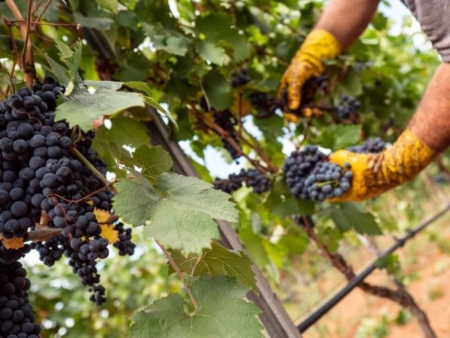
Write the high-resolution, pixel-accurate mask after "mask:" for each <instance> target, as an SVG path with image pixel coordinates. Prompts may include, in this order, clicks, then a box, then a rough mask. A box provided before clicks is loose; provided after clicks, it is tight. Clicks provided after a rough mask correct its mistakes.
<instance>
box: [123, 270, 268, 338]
mask: <svg viewBox="0 0 450 338" xmlns="http://www.w3.org/2000/svg"><path fill="white" fill-rule="evenodd" d="M191 292H192V294H193V297H194V298H195V300H196V302H197V304H198V305H197V308H196V309H195V310H193V311H192V312H187V311H186V308H187V304H186V302H185V301H184V300H183V298H182V297H181V296H180V295H178V294H170V295H169V296H167V297H165V298H162V299H160V300H157V301H155V302H154V303H153V304H152V305H151V306H149V307H147V308H146V309H144V310H141V311H139V312H136V313H135V314H133V315H132V316H131V320H132V321H133V324H132V326H131V328H130V331H129V337H130V338H147V337H159V338H179V337H183V338H199V337H245V338H253V337H255V338H256V337H263V335H262V333H261V330H262V326H261V324H260V323H259V321H258V319H257V315H258V314H259V313H260V310H259V309H258V308H257V307H256V306H255V305H254V304H252V303H249V302H247V301H245V300H244V299H243V297H244V296H245V294H246V293H247V292H248V289H247V288H245V287H243V286H242V285H240V284H238V283H237V282H236V281H235V280H233V279H231V278H227V277H224V276H217V277H213V278H210V277H208V276H203V277H202V278H200V279H198V280H197V281H194V283H193V285H192V289H191Z"/></svg>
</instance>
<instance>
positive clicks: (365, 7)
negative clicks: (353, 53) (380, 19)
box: [314, 0, 380, 52]
mask: <svg viewBox="0 0 450 338" xmlns="http://www.w3.org/2000/svg"><path fill="white" fill-rule="evenodd" d="M379 2H380V0H332V1H330V3H329V4H328V5H327V6H326V7H325V10H324V11H323V14H322V15H321V17H320V19H319V21H318V22H317V24H316V25H315V26H314V29H323V30H325V31H327V32H328V33H330V34H331V35H333V36H334V37H335V38H336V40H337V41H338V42H339V45H340V47H341V52H344V51H346V50H347V49H348V48H349V47H350V46H351V45H352V44H353V43H354V42H355V40H356V39H357V38H358V37H359V36H360V35H361V34H362V32H363V31H364V30H365V29H366V28H367V26H368V25H369V23H370V22H371V21H372V19H373V16H374V14H375V12H376V10H377V7H378V4H379Z"/></svg>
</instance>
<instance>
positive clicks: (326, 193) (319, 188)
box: [305, 162, 353, 202]
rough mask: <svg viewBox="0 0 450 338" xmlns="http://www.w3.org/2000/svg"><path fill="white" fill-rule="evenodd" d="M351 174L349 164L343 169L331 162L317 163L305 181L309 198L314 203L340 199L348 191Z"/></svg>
mask: <svg viewBox="0 0 450 338" xmlns="http://www.w3.org/2000/svg"><path fill="white" fill-rule="evenodd" d="M352 178H353V172H352V171H351V170H350V164H349V163H347V162H346V163H345V165H344V168H342V167H341V166H340V165H338V164H336V163H333V162H319V163H317V164H316V166H315V167H314V169H313V170H312V172H311V173H310V175H309V176H308V177H307V178H306V180H305V186H306V188H307V189H308V195H309V198H310V199H312V200H313V201H316V202H323V201H324V200H325V199H330V198H334V197H341V196H342V195H343V194H344V193H345V192H347V191H348V190H349V189H350V186H351V181H352Z"/></svg>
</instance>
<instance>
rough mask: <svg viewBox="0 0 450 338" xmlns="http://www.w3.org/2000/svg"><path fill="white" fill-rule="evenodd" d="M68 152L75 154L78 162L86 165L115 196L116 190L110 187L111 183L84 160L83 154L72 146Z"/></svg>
mask: <svg viewBox="0 0 450 338" xmlns="http://www.w3.org/2000/svg"><path fill="white" fill-rule="evenodd" d="M70 151H71V152H73V153H74V154H75V156H77V157H78V158H79V160H80V161H81V162H83V163H84V164H85V165H86V167H88V168H89V169H91V171H92V172H93V173H94V175H95V176H97V178H98V179H99V180H101V181H102V182H103V183H104V184H105V185H106V186H109V187H111V191H112V192H113V193H114V194H115V195H117V190H116V188H114V186H113V185H112V183H111V182H110V181H108V180H107V179H106V178H105V176H103V175H102V173H101V172H99V171H98V170H97V168H95V167H94V166H93V165H92V163H91V162H89V161H88V160H87V159H86V157H84V156H83V154H82V153H80V152H79V150H78V149H77V148H76V147H74V146H72V147H70Z"/></svg>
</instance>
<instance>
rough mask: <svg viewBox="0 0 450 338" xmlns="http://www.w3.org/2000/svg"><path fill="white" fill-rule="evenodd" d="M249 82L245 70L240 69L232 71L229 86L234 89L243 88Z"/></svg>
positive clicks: (249, 78)
mask: <svg viewBox="0 0 450 338" xmlns="http://www.w3.org/2000/svg"><path fill="white" fill-rule="evenodd" d="M250 80H251V77H250V76H249V75H248V70H247V68H242V69H241V70H239V71H234V72H233V73H232V74H231V86H232V87H234V88H236V87H241V86H244V85H246V84H247V83H249V82H250Z"/></svg>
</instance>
